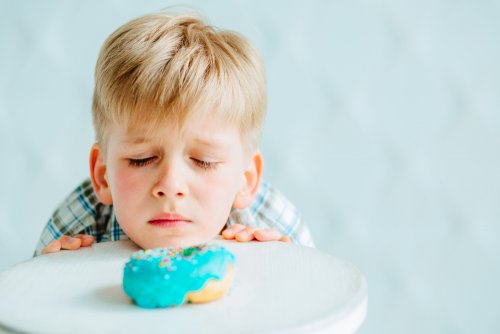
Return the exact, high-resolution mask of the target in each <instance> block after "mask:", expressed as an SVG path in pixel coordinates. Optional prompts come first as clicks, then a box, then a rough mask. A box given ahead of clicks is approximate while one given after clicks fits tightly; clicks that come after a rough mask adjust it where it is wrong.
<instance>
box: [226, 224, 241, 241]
mask: <svg viewBox="0 0 500 334" xmlns="http://www.w3.org/2000/svg"><path fill="white" fill-rule="evenodd" d="M245 228H246V226H245V225H241V224H234V225H233V226H230V227H228V228H226V229H225V230H224V231H222V236H223V237H224V239H234V236H235V235H236V234H238V233H239V232H241V231H243V230H244V229H245Z"/></svg>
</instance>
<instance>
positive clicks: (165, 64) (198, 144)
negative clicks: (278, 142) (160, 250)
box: [35, 13, 313, 256]
mask: <svg viewBox="0 0 500 334" xmlns="http://www.w3.org/2000/svg"><path fill="white" fill-rule="evenodd" d="M95 80H96V83H95V90H94V97H93V106H92V112H93V122H94V128H95V131H96V139H97V140H96V143H95V144H94V145H93V146H92V148H91V151H90V181H89V180H87V181H85V182H84V183H83V184H82V185H80V186H79V187H78V188H77V189H76V190H75V191H74V192H73V193H72V194H70V196H69V197H68V198H67V199H66V200H65V201H64V202H63V203H62V204H61V206H59V208H58V209H56V211H55V212H54V214H53V216H52V218H51V219H50V220H49V222H48V224H47V226H46V227H45V229H44V231H43V232H42V236H41V238H40V241H39V243H38V246H37V248H36V251H35V256H37V255H40V254H44V253H51V252H57V251H59V250H61V249H78V248H80V247H85V246H90V245H91V244H92V243H93V242H94V241H97V242H101V241H111V240H121V239H127V238H129V239H131V240H132V241H133V242H135V243H136V244H137V245H138V246H140V247H142V248H154V247H165V246H176V247H185V246H189V245H192V244H197V243H203V242H207V241H209V240H210V239H212V238H214V237H215V236H216V235H218V234H220V233H221V230H223V231H222V235H223V237H224V238H226V239H236V240H238V241H250V240H253V239H257V240H259V241H277V240H280V241H292V242H295V243H299V244H304V245H308V246H312V245H313V243H312V239H311V237H310V234H309V231H308V230H307V228H306V226H305V225H304V224H303V222H302V221H301V220H300V216H299V214H298V212H297V211H296V210H295V208H294V207H293V205H291V204H290V203H289V202H288V201H287V200H286V199H285V198H284V197H283V196H282V195H281V194H280V193H279V192H278V191H276V190H275V189H273V188H272V187H271V186H270V185H269V184H267V183H265V182H261V176H262V168H263V158H262V155H261V153H260V151H259V149H258V141H259V137H260V133H261V128H262V124H263V120H264V115H265V108H266V84H265V74H264V68H263V64H262V61H261V58H260V55H259V54H258V52H257V51H256V50H255V48H254V47H253V46H252V45H251V44H250V43H249V42H248V41H247V40H246V39H244V38H243V37H242V36H240V35H238V34H236V33H233V32H229V31H219V30H215V29H214V28H213V27H210V26H208V25H206V24H205V23H203V22H202V20H201V19H200V18H198V17H195V16H191V15H172V14H166V13H158V14H152V15H146V16H144V17H141V18H138V19H135V20H132V21H130V22H128V23H126V24H125V25H124V26H122V27H120V28H119V29H118V30H116V31H115V32H114V33H113V34H112V35H111V36H110V37H109V38H108V39H107V40H106V42H105V43H104V45H103V47H102V49H101V52H100V54H99V57H98V60H97V65H96V71H95Z"/></svg>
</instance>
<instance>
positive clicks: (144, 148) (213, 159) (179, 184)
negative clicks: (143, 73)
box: [104, 117, 251, 248]
mask: <svg viewBox="0 0 500 334" xmlns="http://www.w3.org/2000/svg"><path fill="white" fill-rule="evenodd" d="M187 122H188V123H187V125H186V126H185V127H184V128H185V129H184V130H183V132H182V133H179V131H178V130H177V129H176V128H175V127H174V126H173V125H171V124H169V123H166V124H165V125H162V126H161V127H160V128H159V129H158V130H156V131H154V132H152V133H151V134H150V135H148V136H146V137H145V136H144V132H141V131H140V130H128V129H127V127H125V126H121V125H119V124H116V125H114V126H113V127H112V128H111V129H110V132H109V137H108V151H107V154H106V158H105V160H104V165H105V170H106V171H105V176H104V178H105V179H106V181H107V184H108V186H109V191H110V196H111V198H112V203H113V205H114V209H115V213H116V217H117V220H118V222H119V224H120V226H121V228H122V229H123V230H124V232H125V233H126V234H127V235H128V236H129V238H130V239H132V240H133V241H134V242H135V243H137V244H138V245H139V246H141V247H143V248H154V247H165V246H178V247H185V246H188V245H192V244H197V243H202V242H206V241H208V240H210V239H212V238H213V237H214V236H216V235H217V234H218V233H219V232H220V231H221V229H222V228H223V227H224V224H225V223H226V221H227V218H228V216H229V213H230V210H231V208H232V206H233V203H234V201H235V198H236V196H237V195H238V193H239V191H240V190H241V189H242V188H243V187H244V185H245V182H246V181H245V170H246V169H247V168H248V164H249V163H251V162H250V159H248V157H246V156H245V154H244V150H243V146H242V142H241V138H240V133H239V128H238V127H237V126H235V125H232V124H227V123H221V122H220V121H219V120H218V119H214V118H209V117H206V118H196V117H192V118H191V119H189V120H188V121H187Z"/></svg>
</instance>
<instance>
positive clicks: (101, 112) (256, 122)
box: [92, 13, 267, 149]
mask: <svg viewBox="0 0 500 334" xmlns="http://www.w3.org/2000/svg"><path fill="white" fill-rule="evenodd" d="M266 100H267V96H266V82H265V73H264V66H263V63H262V59H261V57H260V55H259V53H258V51H257V50H256V49H255V48H254V47H253V46H252V45H251V44H250V43H249V42H248V41H247V40H246V39H245V38H244V37H242V36H241V35H239V34H237V33H234V32H231V31H227V30H217V29H216V28H214V27H212V26H209V25H207V24H205V23H204V22H203V20H202V19H201V18H200V17H198V16H196V15H192V14H182V15H180V14H169V13H155V14H150V15H146V16H143V17H140V18H137V19H134V20H132V21H130V22H128V23H126V24H125V25H123V26H121V27H120V28H118V29H117V30H116V31H115V32H114V33H112V34H111V35H110V36H109V37H108V39H107V40H106V41H105V43H104V45H103V46H102V49H101V51H100V53H99V57H98V60H97V64H96V69H95V90H94V97H93V104H92V114H93V121H94V127H95V131H96V140H97V141H98V142H99V143H102V144H104V145H105V143H106V141H107V138H106V133H107V129H109V127H110V125H112V124H113V123H114V122H125V124H127V125H128V126H134V124H149V125H151V126H152V127H156V126H159V125H160V124H162V122H164V121H165V120H175V121H176V122H178V123H179V124H181V125H182V124H184V121H185V119H186V118H187V117H188V116H189V115H190V114H192V113H193V112H195V111H196V112H199V111H201V110H203V111H205V112H210V113H215V114H216V115H220V116H222V117H223V118H224V119H225V120H229V121H233V122H237V123H236V124H238V125H239V126H240V130H241V135H242V141H243V143H244V145H245V146H246V147H247V148H250V149H254V148H256V147H257V146H258V142H259V138H260V133H261V130H262V125H263V121H264V116H265V111H266Z"/></svg>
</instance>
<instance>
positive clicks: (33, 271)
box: [0, 240, 367, 333]
mask: <svg viewBox="0 0 500 334" xmlns="http://www.w3.org/2000/svg"><path fill="white" fill-rule="evenodd" d="M214 242H215V243H218V244H221V245H223V246H225V247H226V248H228V249H229V250H231V251H232V252H233V253H234V254H235V256H236V261H237V271H236V277H235V280H234V283H233V287H232V288H231V290H230V291H229V293H228V295H227V296H225V297H223V298H221V299H219V300H217V301H214V302H211V303H206V304H186V305H183V306H181V307H175V308H164V309H152V310H151V309H142V308H140V307H137V306H135V305H134V304H133V303H132V302H131V300H130V299H129V298H128V297H127V296H126V295H125V294H124V292H123V291H122V275H123V267H124V264H125V263H126V262H127V261H128V258H129V256H130V253H131V252H133V251H136V250H138V249H139V248H138V247H137V246H136V245H135V244H133V243H132V242H131V241H118V242H106V243H99V244H94V245H93V246H92V247H89V248H82V249H80V250H78V251H62V252H59V253H53V254H47V255H43V256H39V257H36V258H33V259H31V260H28V261H26V262H23V263H20V264H17V265H15V266H14V267H11V268H9V269H7V270H4V271H2V272H0V296H1V298H0V332H2V331H3V332H9V331H14V332H19V331H21V332H28V333H31V332H36V333H69V332H71V333H80V332H82V333H83V332H85V333H88V332H100V333H101V332H102V333H105V332H116V333H142V332H155V333H156V332H160V331H168V332H176V331H178V332H181V333H198V332H199V331H200V330H201V331H202V332H203V333H313V332H317V333H322V332H324V333H331V332H335V333H353V332H355V331H356V330H357V329H358V328H359V326H360V325H361V324H362V322H363V321H364V318H365V316H366V308H367V284H366V280H365V278H364V277H363V275H362V273H361V272H360V271H359V270H358V269H357V268H355V267H354V266H353V265H351V264H349V263H346V262H344V261H342V260H339V259H337V258H335V257H333V256H331V255H329V254H326V253H323V252H321V251H318V250H316V249H313V248H308V247H302V246H297V245H293V244H289V243H283V242H266V243H259V242H250V243H238V242H235V241H225V240H215V241H214Z"/></svg>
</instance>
